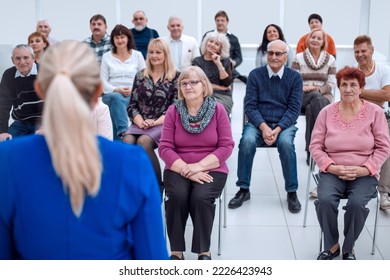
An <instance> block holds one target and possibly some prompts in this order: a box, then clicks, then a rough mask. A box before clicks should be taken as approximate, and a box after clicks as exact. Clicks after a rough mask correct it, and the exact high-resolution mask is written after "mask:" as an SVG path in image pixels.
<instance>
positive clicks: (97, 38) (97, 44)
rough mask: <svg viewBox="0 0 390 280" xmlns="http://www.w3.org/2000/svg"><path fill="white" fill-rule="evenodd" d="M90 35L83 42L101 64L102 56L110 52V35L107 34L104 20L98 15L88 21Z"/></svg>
mask: <svg viewBox="0 0 390 280" xmlns="http://www.w3.org/2000/svg"><path fill="white" fill-rule="evenodd" d="M89 27H90V29H91V32H92V35H91V36H90V37H88V38H86V39H85V40H84V41H83V42H84V43H87V44H88V45H89V46H90V47H91V48H92V50H93V51H94V52H95V54H96V58H97V61H98V62H99V63H101V62H102V57H103V54H104V53H106V52H108V51H110V50H111V43H110V35H108V34H107V21H106V18H105V17H104V16H102V15H100V14H97V15H94V16H92V17H91V19H90V20H89Z"/></svg>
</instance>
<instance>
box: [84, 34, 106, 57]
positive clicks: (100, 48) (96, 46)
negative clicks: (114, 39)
mask: <svg viewBox="0 0 390 280" xmlns="http://www.w3.org/2000/svg"><path fill="white" fill-rule="evenodd" d="M83 42H84V43H87V44H88V45H89V46H90V47H91V48H92V50H93V51H94V52H95V54H96V57H97V61H99V63H101V62H102V57H103V54H104V53H106V52H108V51H110V50H111V43H110V35H108V34H106V35H104V37H103V38H102V40H101V41H100V42H99V43H95V41H94V40H93V38H92V35H91V37H88V38H86V39H85V40H84V41H83Z"/></svg>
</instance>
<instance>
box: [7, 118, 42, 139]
mask: <svg viewBox="0 0 390 280" xmlns="http://www.w3.org/2000/svg"><path fill="white" fill-rule="evenodd" d="M39 127H40V125H39V124H35V123H28V122H21V121H14V122H13V123H12V124H11V125H10V126H9V128H8V133H9V134H11V135H12V137H17V136H23V135H29V134H34V133H35V131H37V130H38V128H39Z"/></svg>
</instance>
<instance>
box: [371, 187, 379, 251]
mask: <svg viewBox="0 0 390 280" xmlns="http://www.w3.org/2000/svg"><path fill="white" fill-rule="evenodd" d="M379 208H380V194H379V191H378V190H377V196H376V209H375V222H374V235H373V237H372V249H371V255H375V248H376V234H377V229H378V217H379Z"/></svg>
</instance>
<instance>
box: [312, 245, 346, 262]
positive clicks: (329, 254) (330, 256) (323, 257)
mask: <svg viewBox="0 0 390 280" xmlns="http://www.w3.org/2000/svg"><path fill="white" fill-rule="evenodd" d="M338 255H340V247H338V248H337V250H336V252H334V253H332V252H331V251H330V250H325V251H323V252H321V254H320V255H319V256H318V257H317V260H333V259H334V258H335V257H337V256H338Z"/></svg>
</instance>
